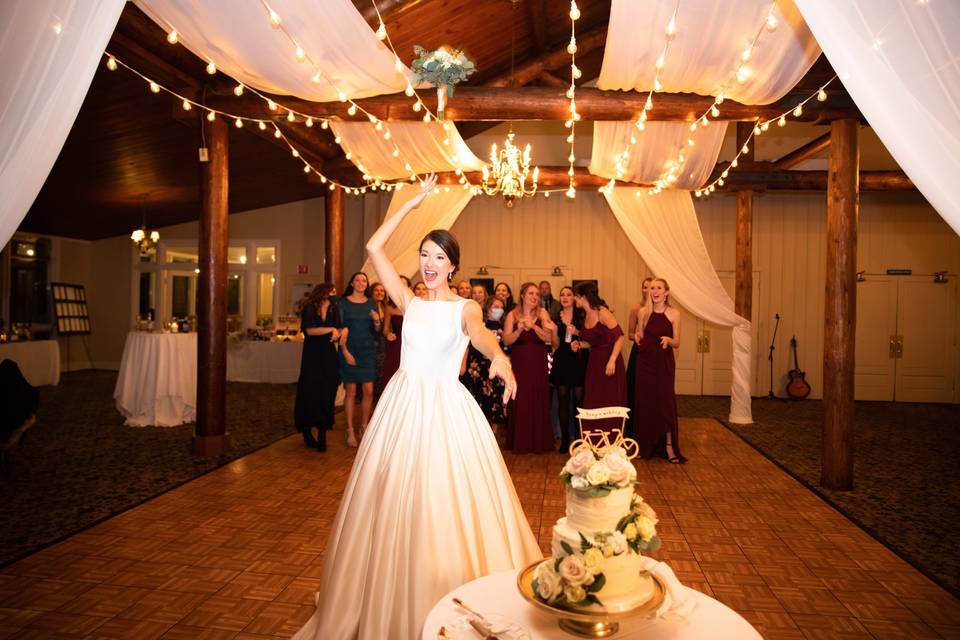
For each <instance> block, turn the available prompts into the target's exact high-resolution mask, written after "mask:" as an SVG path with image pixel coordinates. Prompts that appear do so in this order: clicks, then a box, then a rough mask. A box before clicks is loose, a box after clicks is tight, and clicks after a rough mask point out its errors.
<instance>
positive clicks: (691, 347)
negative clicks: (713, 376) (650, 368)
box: [672, 302, 703, 396]
mask: <svg viewBox="0 0 960 640" xmlns="http://www.w3.org/2000/svg"><path fill="white" fill-rule="evenodd" d="M672 304H673V305H674V306H675V307H676V308H677V310H679V311H680V348H679V349H677V350H676V351H674V357H675V358H676V361H677V374H676V379H675V381H674V390H675V391H676V393H678V394H682V395H686V396H699V395H701V394H702V393H703V354H702V353H700V345H701V335H702V333H703V321H702V320H700V319H699V318H697V317H696V316H695V315H693V314H692V313H690V312H689V311H687V310H686V309H684V308H683V306H682V305H680V304H678V303H676V302H674V303H672Z"/></svg>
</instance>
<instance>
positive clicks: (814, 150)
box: [773, 131, 830, 170]
mask: <svg viewBox="0 0 960 640" xmlns="http://www.w3.org/2000/svg"><path fill="white" fill-rule="evenodd" d="M829 146H830V132H829V131H828V132H827V133H825V134H823V135H822V136H820V137H818V138H815V139H814V140H811V141H810V142H808V143H807V144H805V145H803V146H802V147H799V148H797V149H794V150H793V151H791V152H790V153H788V154H786V155H785V156H783V157H782V158H780V159H779V160H774V162H773V168H774V169H777V170H786V169H792V168H793V167H795V166H797V165H798V164H800V163H801V162H803V161H804V160H806V159H807V158H809V157H811V156H815V155H817V154H818V153H820V152H821V151H823V150H824V149H826V148H827V147H829Z"/></svg>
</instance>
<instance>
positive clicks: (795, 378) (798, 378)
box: [787, 336, 810, 400]
mask: <svg viewBox="0 0 960 640" xmlns="http://www.w3.org/2000/svg"><path fill="white" fill-rule="evenodd" d="M790 348H791V349H793V369H791V370H790V371H789V372H788V373H787V375H788V376H789V377H790V382H788V383H787V396H788V397H789V398H790V399H791V400H803V399H804V398H806V397H807V396H808V395H810V385H809V384H808V383H807V380H806V377H807V374H806V373H804V372H803V371H801V370H800V363H799V362H798V361H797V337H796V336H793V337H792V338H790Z"/></svg>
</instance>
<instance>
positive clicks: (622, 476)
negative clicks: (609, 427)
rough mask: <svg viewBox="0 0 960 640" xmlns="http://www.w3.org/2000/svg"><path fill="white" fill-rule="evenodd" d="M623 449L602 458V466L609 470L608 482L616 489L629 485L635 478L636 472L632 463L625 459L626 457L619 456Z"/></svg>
mask: <svg viewBox="0 0 960 640" xmlns="http://www.w3.org/2000/svg"><path fill="white" fill-rule="evenodd" d="M620 451H623V449H617V451H616V452H613V453H608V454H607V455H606V456H604V458H603V465H604V466H605V467H607V469H609V470H610V474H609V477H610V482H612V483H613V484H615V485H617V486H618V487H625V486H627V485H628V484H631V483H632V482H633V481H634V480H636V478H637V470H636V469H634V467H633V463H632V462H630V460H628V459H627V457H626V455H620V453H619V452H620Z"/></svg>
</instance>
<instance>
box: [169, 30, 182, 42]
mask: <svg viewBox="0 0 960 640" xmlns="http://www.w3.org/2000/svg"><path fill="white" fill-rule="evenodd" d="M179 40H180V36H179V35H178V34H177V30H176V29H171V30H170V33H168V34H167V42H169V43H170V44H177V41H179Z"/></svg>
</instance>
